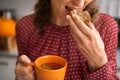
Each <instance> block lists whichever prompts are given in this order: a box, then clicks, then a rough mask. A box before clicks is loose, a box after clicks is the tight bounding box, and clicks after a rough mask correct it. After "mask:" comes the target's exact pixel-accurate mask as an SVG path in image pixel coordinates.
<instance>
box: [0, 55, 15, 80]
mask: <svg viewBox="0 0 120 80" xmlns="http://www.w3.org/2000/svg"><path fill="white" fill-rule="evenodd" d="M15 64H16V57H10V56H9V57H8V56H0V80H15V75H14V68H15Z"/></svg>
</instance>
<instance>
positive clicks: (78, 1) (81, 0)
mask: <svg viewBox="0 0 120 80" xmlns="http://www.w3.org/2000/svg"><path fill="white" fill-rule="evenodd" d="M84 1H85V0H72V3H73V4H74V5H76V6H81V5H82V4H83V3H84Z"/></svg>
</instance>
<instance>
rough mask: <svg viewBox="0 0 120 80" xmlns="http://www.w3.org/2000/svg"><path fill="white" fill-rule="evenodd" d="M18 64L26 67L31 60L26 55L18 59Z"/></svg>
mask: <svg viewBox="0 0 120 80" xmlns="http://www.w3.org/2000/svg"><path fill="white" fill-rule="evenodd" d="M18 62H19V63H21V64H23V65H25V64H27V63H30V62H31V60H30V59H29V58H28V57H27V56H26V55H21V56H20V57H19V59H18Z"/></svg>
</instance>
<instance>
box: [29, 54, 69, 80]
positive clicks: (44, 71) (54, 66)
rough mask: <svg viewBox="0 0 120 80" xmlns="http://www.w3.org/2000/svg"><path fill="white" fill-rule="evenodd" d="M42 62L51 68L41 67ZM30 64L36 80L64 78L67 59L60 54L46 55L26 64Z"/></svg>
mask: <svg viewBox="0 0 120 80" xmlns="http://www.w3.org/2000/svg"><path fill="white" fill-rule="evenodd" d="M43 64H45V65H46V66H47V67H50V68H51V69H48V68H47V67H44V68H43V67H41V65H43ZM48 64H49V65H48ZM58 64H59V65H58ZM30 65H31V66H34V68H35V72H36V78H37V80H64V77H65V73H66V68H67V61H66V60H65V59H64V58H62V57H60V56H55V55H46V56H41V57H39V58H37V59H36V60H35V62H31V63H29V64H28V66H30Z"/></svg>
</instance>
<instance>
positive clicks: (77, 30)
mask: <svg viewBox="0 0 120 80" xmlns="http://www.w3.org/2000/svg"><path fill="white" fill-rule="evenodd" d="M67 19H68V22H69V24H70V26H71V31H72V32H73V33H74V34H75V35H77V36H78V37H79V38H80V39H82V38H83V37H84V35H83V33H82V32H81V31H80V30H79V28H78V27H77V26H76V24H75V23H74V22H73V20H72V17H71V16H70V15H67Z"/></svg>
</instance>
